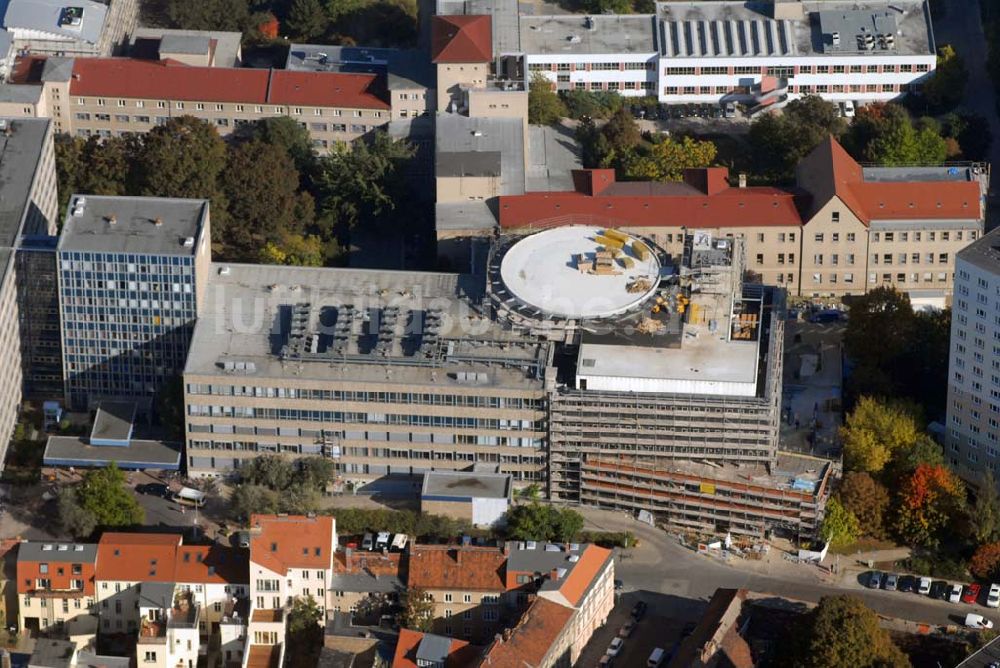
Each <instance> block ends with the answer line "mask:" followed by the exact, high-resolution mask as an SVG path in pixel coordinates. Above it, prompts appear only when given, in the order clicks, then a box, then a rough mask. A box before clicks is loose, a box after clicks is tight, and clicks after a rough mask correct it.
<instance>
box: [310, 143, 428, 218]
mask: <svg viewBox="0 0 1000 668" xmlns="http://www.w3.org/2000/svg"><path fill="white" fill-rule="evenodd" d="M413 155H414V148H413V146H412V145H411V144H409V143H408V142H405V141H396V140H394V139H392V138H391V137H389V135H387V134H386V133H384V132H378V133H376V134H375V136H374V137H373V138H372V140H371V141H370V142H365V141H359V142H355V143H354V144H353V146H352V147H349V148H338V149H334V150H333V151H332V152H331V153H330V154H329V155H326V156H323V157H322V158H320V159H319V161H318V164H317V175H316V186H317V190H318V191H319V197H318V202H319V208H320V210H321V211H322V212H323V214H324V216H325V217H327V218H328V219H329V223H330V224H332V225H342V226H344V227H347V228H350V227H353V226H354V225H356V224H357V223H358V222H359V221H361V220H368V219H371V218H375V217H378V216H381V215H383V214H385V213H388V212H391V211H393V210H394V209H395V206H396V202H397V201H405V199H406V198H405V193H404V184H403V181H402V178H401V175H400V164H401V163H402V162H403V161H405V160H409V159H410V158H412V157H413Z"/></svg>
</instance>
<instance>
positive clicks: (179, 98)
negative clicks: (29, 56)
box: [0, 58, 392, 152]
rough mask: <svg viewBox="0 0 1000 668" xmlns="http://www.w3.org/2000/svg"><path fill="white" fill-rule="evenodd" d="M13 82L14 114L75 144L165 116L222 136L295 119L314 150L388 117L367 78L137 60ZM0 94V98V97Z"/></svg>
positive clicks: (64, 68) (45, 71)
mask: <svg viewBox="0 0 1000 668" xmlns="http://www.w3.org/2000/svg"><path fill="white" fill-rule="evenodd" d="M23 69H24V70H25V73H24V74H23V75H22V76H20V77H17V78H15V81H17V82H19V83H16V84H13V85H10V86H6V87H4V88H7V89H9V88H14V89H15V92H8V93H6V94H5V95H6V97H7V98H11V99H14V98H21V97H23V98H25V99H33V98H32V96H31V95H30V93H31V90H30V89H31V88H33V87H34V86H41V88H42V95H41V99H39V101H38V102H37V103H30V102H25V103H20V104H18V103H17V102H16V101H15V102H12V103H7V104H6V106H7V107H8V108H10V109H11V110H18V109H20V111H21V113H24V114H27V113H29V112H30V113H32V114H35V115H49V116H51V118H52V119H53V122H54V123H55V126H56V127H55V129H56V131H57V132H64V133H68V134H72V135H76V136H79V137H89V136H100V137H113V136H123V135H125V134H129V133H136V132H139V133H141V132H148V131H149V130H151V129H152V128H154V127H156V126H158V125H163V124H165V123H166V122H167V121H168V120H169V119H170V118H174V117H179V116H194V117H196V118H200V119H202V120H205V121H207V122H209V123H211V124H212V125H214V126H215V128H216V130H218V132H219V134H220V135H222V136H227V135H229V134H231V133H232V132H234V131H235V130H236V129H237V128H239V127H240V126H241V125H244V124H246V123H252V122H254V121H256V120H259V119H261V118H267V117H272V116H289V117H292V118H294V119H296V120H297V121H298V122H300V123H301V124H302V125H303V126H304V127H305V128H306V129H308V130H309V134H310V136H311V137H312V139H313V145H314V147H315V148H316V149H317V150H318V151H320V152H323V151H326V150H329V149H332V148H334V147H336V146H338V145H341V144H346V143H347V142H350V141H352V140H354V139H357V138H358V137H361V136H363V135H365V134H367V133H369V132H371V131H372V130H374V129H376V128H378V127H381V126H383V125H385V124H386V123H388V122H389V121H390V120H391V117H392V115H391V109H390V104H389V102H388V101H386V96H385V94H384V92H383V90H382V83H381V82H380V80H379V78H378V77H376V76H375V75H373V74H342V73H338V72H308V71H303V72H297V71H288V70H264V69H253V68H226V67H207V66H190V65H184V64H180V63H177V62H175V61H154V60H141V59H135V58H78V59H72V60H66V59H48V61H46V62H44V63H40V64H38V65H35V66H33V67H25V68H23ZM2 99H3V97H2V96H0V100H2Z"/></svg>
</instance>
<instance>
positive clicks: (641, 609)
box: [632, 601, 648, 621]
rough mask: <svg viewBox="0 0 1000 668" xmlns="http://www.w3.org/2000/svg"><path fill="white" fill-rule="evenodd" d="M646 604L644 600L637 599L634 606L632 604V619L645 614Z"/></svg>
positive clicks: (637, 619)
mask: <svg viewBox="0 0 1000 668" xmlns="http://www.w3.org/2000/svg"><path fill="white" fill-rule="evenodd" d="M647 607H648V606H647V605H646V602H645V601H639V602H638V603H636V604H635V605H634V606H632V619H634V620H635V621H639V620H640V619H642V618H643V617H644V616H645V615H646V608H647Z"/></svg>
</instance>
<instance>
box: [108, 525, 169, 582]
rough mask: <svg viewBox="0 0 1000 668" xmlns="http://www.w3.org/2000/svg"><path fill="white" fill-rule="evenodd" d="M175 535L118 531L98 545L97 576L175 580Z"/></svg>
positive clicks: (109, 534)
mask: <svg viewBox="0 0 1000 668" xmlns="http://www.w3.org/2000/svg"><path fill="white" fill-rule="evenodd" d="M180 544H181V537H180V536H178V535H176V534H159V533H116V532H113V531H112V532H108V533H105V534H104V535H103V536H101V540H100V542H98V544H97V579H98V580H111V581H115V580H118V581H122V582H173V581H174V558H175V556H176V554H177V548H178V547H179V546H180Z"/></svg>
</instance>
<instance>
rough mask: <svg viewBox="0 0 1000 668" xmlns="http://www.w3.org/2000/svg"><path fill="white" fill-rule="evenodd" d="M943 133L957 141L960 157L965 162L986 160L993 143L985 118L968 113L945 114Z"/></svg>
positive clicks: (988, 124) (988, 123)
mask: <svg viewBox="0 0 1000 668" xmlns="http://www.w3.org/2000/svg"><path fill="white" fill-rule="evenodd" d="M942 126H943V133H944V135H945V136H946V137H952V138H954V139H955V140H956V141H958V145H959V146H960V147H961V149H962V157H963V158H965V159H966V160H986V159H987V157H988V156H989V153H990V145H991V144H992V143H993V132H992V131H991V130H990V122H989V120H987V119H986V117H985V116H982V115H980V114H976V113H973V112H969V111H963V112H961V113H957V114H956V113H950V114H946V115H945V116H944V118H943V120H942Z"/></svg>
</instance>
